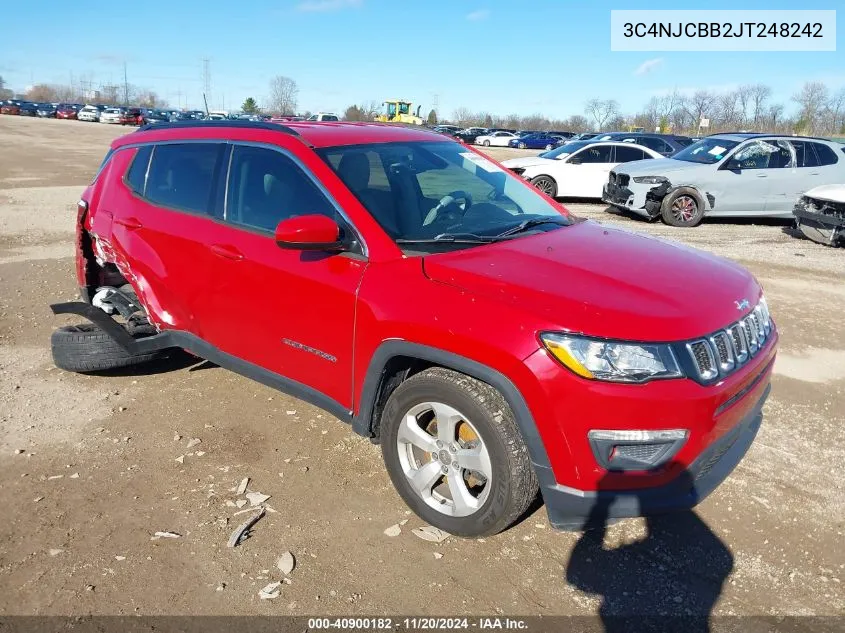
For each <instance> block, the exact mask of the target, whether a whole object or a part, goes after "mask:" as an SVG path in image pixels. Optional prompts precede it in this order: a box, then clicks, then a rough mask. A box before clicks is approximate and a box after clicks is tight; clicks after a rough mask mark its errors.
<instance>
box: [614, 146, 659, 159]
mask: <svg viewBox="0 0 845 633" xmlns="http://www.w3.org/2000/svg"><path fill="white" fill-rule="evenodd" d="M645 158H651V157H650V156H646V155H645V152H643V150H641V149H640V148H639V147H628V146H626V145H617V146H616V162H617V163H630V162H631V161H632V160H643V159H645Z"/></svg>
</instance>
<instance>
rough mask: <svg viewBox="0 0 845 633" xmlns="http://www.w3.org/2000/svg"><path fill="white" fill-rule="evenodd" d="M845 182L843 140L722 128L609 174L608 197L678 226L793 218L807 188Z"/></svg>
mask: <svg viewBox="0 0 845 633" xmlns="http://www.w3.org/2000/svg"><path fill="white" fill-rule="evenodd" d="M841 182H845V145H842V144H841V143H834V142H831V141H828V140H825V139H819V138H809V137H803V136H781V135H777V134H717V135H714V136H708V137H706V138H703V139H701V140H700V141H698V142H696V143H694V144H692V145H690V146H689V147H687V148H685V149H683V150H681V151H680V152H678V153H677V154H675V155H674V156H672V158H665V159H658V160H644V161H635V162H632V163H625V164H623V165H619V166H618V167H616V168H615V169H613V171H611V172H610V176H609V179H608V182H607V184H606V185H604V188H603V191H602V200H604V201H605V202H606V203H608V204H610V205H613V206H616V207H620V208H623V209H628V210H629V211H633V212H634V213H638V214H639V215H642V216H644V217H647V218H650V219H657V218H658V217H660V218H662V219H663V221H664V222H666V223H667V224H671V225H672V226H695V225H697V224H698V223H699V222H701V220H702V218H703V217H704V216H705V215H707V216H708V217H710V216H759V217H776V218H789V217H792V208H793V207H794V206H795V201H796V200H797V199H798V198H799V197H800V196H802V195H803V194H804V192H805V191H807V190H808V189H812V188H813V187H818V186H820V185H827V184H835V183H841Z"/></svg>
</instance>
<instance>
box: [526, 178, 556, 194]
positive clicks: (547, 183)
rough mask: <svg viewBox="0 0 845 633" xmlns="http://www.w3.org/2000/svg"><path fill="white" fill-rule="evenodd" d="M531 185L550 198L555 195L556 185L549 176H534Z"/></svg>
mask: <svg viewBox="0 0 845 633" xmlns="http://www.w3.org/2000/svg"><path fill="white" fill-rule="evenodd" d="M531 184H532V185H534V186H535V187H536V188H537V189H539V190H540V191H542V192H543V193H544V194H546V195H547V196H549V197H550V198H554V197H555V196H556V195H557V183H556V182H555V179H554V178H552V177H551V176H536V177H534V178H532V179H531Z"/></svg>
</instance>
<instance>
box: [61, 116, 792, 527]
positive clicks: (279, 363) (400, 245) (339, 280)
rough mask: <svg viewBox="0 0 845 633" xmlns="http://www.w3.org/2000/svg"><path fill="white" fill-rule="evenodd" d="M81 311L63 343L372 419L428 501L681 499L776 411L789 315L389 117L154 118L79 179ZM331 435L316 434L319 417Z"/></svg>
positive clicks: (473, 518) (395, 467) (578, 516)
mask: <svg viewBox="0 0 845 633" xmlns="http://www.w3.org/2000/svg"><path fill="white" fill-rule="evenodd" d="M76 234H77V244H76V246H77V251H76V273H77V278H78V282H79V286H80V289H81V295H82V301H78V302H72V303H66V304H56V305H54V306H53V310H54V311H55V312H56V313H75V314H79V315H82V316H84V317H86V318H87V319H88V320H89V321H90V323H88V324H86V325H81V326H76V327H72V328H62V329H59V330H58V331H56V332H55V333H54V335H53V340H52V347H53V357H54V359H55V362H56V364H57V365H59V366H60V367H63V368H65V369H69V370H74V371H84V372H90V371H98V370H104V369H110V368H113V367H117V366H122V365H129V364H132V363H135V362H140V361H145V360H150V359H152V358H155V357H156V356H157V355H159V354H162V353H164V352H165V351H166V350H169V349H173V348H182V349H186V350H189V351H190V352H191V353H193V354H195V355H196V356H199V357H202V358H206V359H209V360H211V361H213V362H214V363H217V364H218V365H220V366H222V367H225V368H228V369H231V370H233V371H236V372H239V373H241V374H244V375H246V376H249V377H251V378H254V379H255V380H257V381H259V382H262V383H264V384H266V385H270V386H273V387H275V388H278V389H280V390H282V391H285V392H287V393H290V394H293V395H294V396H296V397H298V398H301V399H303V400H306V401H308V402H311V403H313V404H316V405H317V406H320V407H322V408H324V409H326V410H327V411H330V412H331V413H333V414H334V415H336V416H337V417H338V418H339V419H341V420H343V421H346V422H348V423H350V424H351V425H352V428H353V429H354V430H355V431H356V432H357V433H360V434H361V435H363V436H365V437H368V438H371V439H372V440H373V441H375V442H379V443H380V444H381V449H382V453H383V456H384V461H385V464H386V466H387V470H388V471H389V474H390V477H391V479H392V480H393V483H394V485H395V487H396V489H397V491H398V492H399V494H400V495H401V496H402V498H403V499H404V500H405V501H406V502H407V503H408V505H409V506H410V507H411V508H412V509H413V510H414V511H415V512H416V513H417V514H418V515H419V516H420V517H422V518H423V519H424V520H426V521H428V522H429V523H431V524H433V525H435V526H437V527H440V528H442V529H444V530H446V531H447V532H450V533H453V534H459V535H464V536H478V535H482V534H490V533H494V532H497V531H499V530H502V529H504V528H506V527H507V526H508V525H510V524H511V523H512V522H513V521H515V520H516V519H517V518H518V517H519V516H520V515H521V514H523V513H524V512H525V511H526V509H527V508H528V507H529V505H530V504H531V502H532V501H533V500H534V499H535V498H536V495H537V492H538V490H539V491H540V492H541V493H542V496H543V499H544V500H545V503H546V507H547V510H548V513H549V517H550V520H551V523H552V524H553V525H554V526H556V527H559V528H579V527H581V526H583V525H584V524H585V522H587V521H588V517H590V515H591V511H592V510H593V508H594V507H596V506H600V507H602V508H605V510H604V511H605V512H609V514H610V516H612V517H626V516H636V515H640V514H642V513H650V512H657V511H666V510H671V509H678V508H689V507H691V506H693V505H695V504H696V503H698V502H699V501H700V500H701V499H702V498H704V497H705V496H706V495H707V494H709V493H710V492H711V491H712V490H713V489H714V488H715V487H716V486H717V485H718V484H719V483H720V482H721V481H722V480H723V479H724V478H725V477H726V476H727V475H728V474H729V473H730V471H731V470H732V469H733V468H734V466H736V464H737V463H738V462H739V460H740V459H741V458H742V456H743V455H744V454H745V452H746V450H747V449H748V447H749V445H750V444H751V442H752V440H753V438H754V436H755V434H756V433H757V430H758V428H759V426H760V423H761V420H762V416H761V408H762V406H763V402H764V401H765V399H766V396H767V394H768V392H769V382H770V376H771V371H772V364H773V361H774V357H775V349H776V345H777V338H778V336H777V331H776V329H775V326H774V323H773V322H772V320H771V319H770V317H769V311H768V308H767V307H766V302H765V300H764V299H763V295H762V291H761V288H760V286H759V284H758V283H757V282H756V281H755V279H754V278H753V277H752V275H751V274H749V273H748V272H747V271H746V270H745V269H743V268H742V267H740V266H738V265H736V264H733V263H731V262H729V261H726V260H723V259H719V258H717V257H714V256H712V255H709V254H707V253H704V252H701V251H696V250H692V249H687V248H679V247H678V246H676V245H674V244H669V243H666V242H663V241H658V240H654V239H650V238H647V237H643V236H637V235H633V234H631V233H629V232H627V231H620V230H616V229H613V228H611V227H607V226H600V225H598V224H595V223H593V222H586V221H580V220H578V219H577V218H575V217H573V216H572V215H570V214H569V213H568V212H567V211H566V209H564V208H563V207H562V206H560V205H559V204H557V203H556V202H555V201H554V200H552V199H550V198H548V197H546V196H545V195H544V194H542V193H541V192H539V191H538V190H536V189H535V188H534V187H532V186H531V185H530V184H528V183H526V182H524V181H523V180H522V179H520V178H519V177H517V176H514V175H513V174H511V173H510V172H509V171H508V170H507V169H505V168H503V167H501V166H500V165H499V164H498V163H495V162H494V161H491V160H490V159H488V158H487V157H485V156H484V155H483V154H481V153H479V152H476V151H474V150H473V149H472V148H469V147H467V146H466V145H463V144H461V143H458V142H456V141H454V140H452V139H448V138H445V137H444V136H442V135H438V134H433V133H431V132H427V131H423V130H420V129H411V128H405V127H400V126H392V125H378V124H355V123H322V124H320V125H314V124H312V123H306V122H302V123H290V124H288V125H286V126H285V125H278V124H272V123H262V122H251V121H242V122H236V121H221V122H219V123H218V122H196V121H189V122H185V123H162V124H160V125H156V126H154V127H153V126H151V127H145V128H142V129H141V130H140V131H138V132H135V133H132V134H128V135H125V136H121V137H120V138H118V139H116V140H115V141H113V143H112V147H111V150H110V151H109V153H108V154H107V156H106V158H105V160H104V161H103V165H102V167H101V168H100V170H99V172H98V174H97V176H96V178H95V180H94V182H93V183H92V184H91V185H90V186H89V187H88V188H87V189H86V190H85V192H84V194H83V195H82V199H81V200H80V202H79V212H78V217H77V224H76ZM315 441H316V440H315Z"/></svg>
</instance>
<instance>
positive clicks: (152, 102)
mask: <svg viewBox="0 0 845 633" xmlns="http://www.w3.org/2000/svg"><path fill="white" fill-rule="evenodd" d="M133 103H135V104H136V105H139V106H140V107H142V108H164V107H166V106H167V102H166V101H165V100H164V99H162V98H161V97H159V96H158V95H157V94H156V93H155V92H153V91H152V90H147V89H144V90H139V91H138V93H137V95H136V97H135V99H134V100H133Z"/></svg>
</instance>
